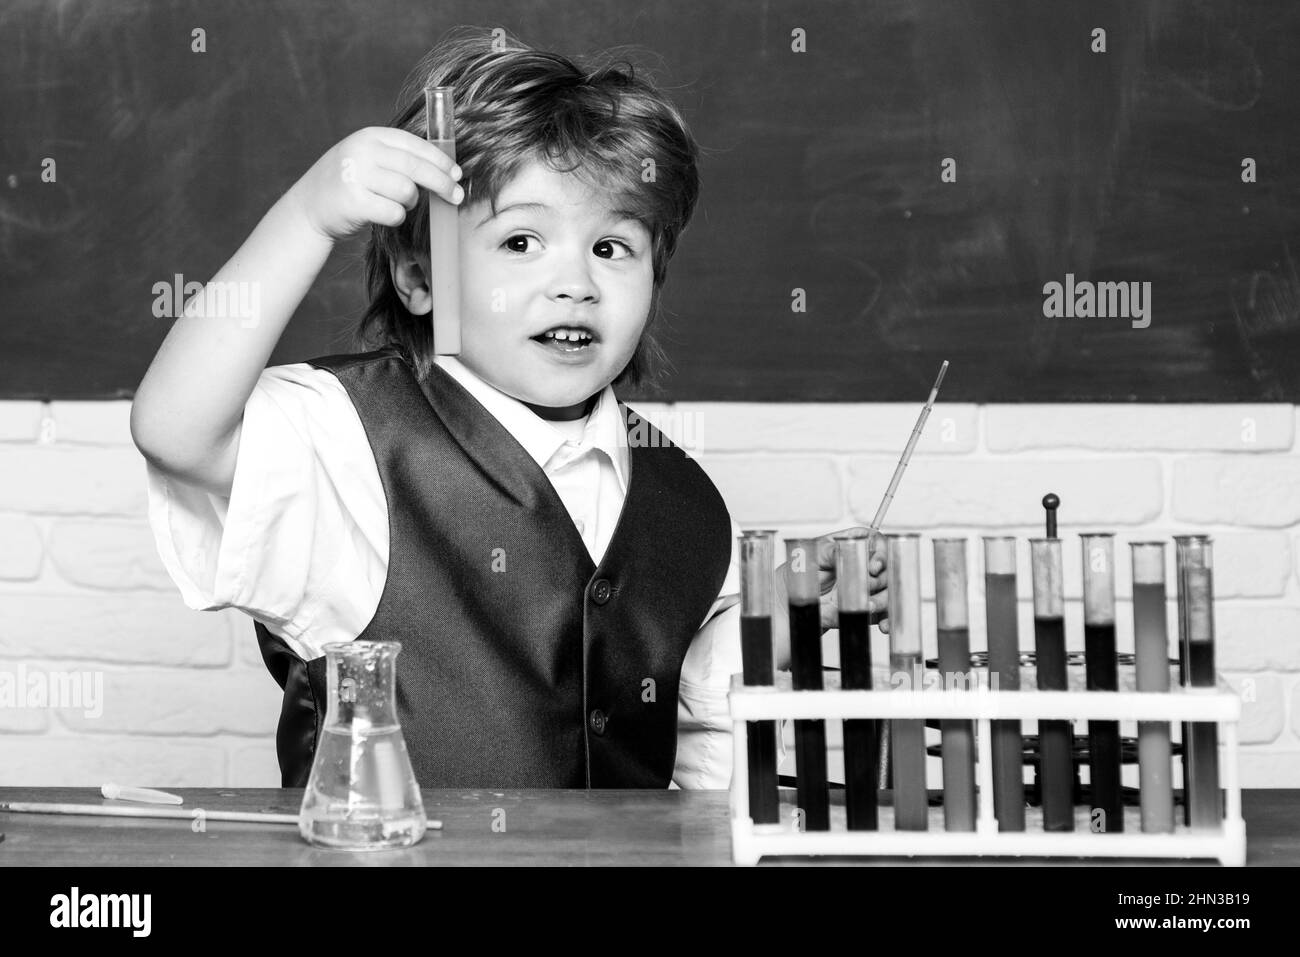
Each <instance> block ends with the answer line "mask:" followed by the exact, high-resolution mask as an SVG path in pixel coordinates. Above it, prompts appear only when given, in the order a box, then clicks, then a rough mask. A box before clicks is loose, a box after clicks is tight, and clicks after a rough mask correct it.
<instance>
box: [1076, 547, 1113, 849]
mask: <svg viewBox="0 0 1300 957" xmlns="http://www.w3.org/2000/svg"><path fill="white" fill-rule="evenodd" d="M1079 541H1080V543H1081V544H1082V546H1083V651H1084V674H1085V678H1086V681H1087V688H1088V690H1089V691H1118V690H1119V667H1118V665H1117V663H1116V661H1115V536H1114V535H1113V534H1111V533H1110V532H1095V533H1093V534H1084V535H1080V536H1079ZM1119 748H1120V742H1119V721H1089V722H1088V775H1089V785H1090V789H1091V792H1092V802H1091V812H1092V814H1091V821H1092V825H1093V828H1094V830H1098V831H1103V832H1107V833H1112V832H1120V831H1123V830H1124V803H1123V800H1122V797H1121V792H1120V750H1119ZM1098 812H1100V814H1099V813H1098Z"/></svg>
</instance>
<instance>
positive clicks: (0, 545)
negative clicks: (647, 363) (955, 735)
mask: <svg viewBox="0 0 1300 957" xmlns="http://www.w3.org/2000/svg"><path fill="white" fill-rule="evenodd" d="M634 405H636V407H637V408H638V409H639V410H640V411H642V412H643V413H644V414H646V416H647V417H648V418H650V419H651V420H652V421H654V422H656V423H658V424H660V425H661V427H662V428H663V429H664V430H665V432H666V433H667V434H668V435H669V436H671V437H673V438H674V439H676V440H678V441H680V442H682V444H685V445H686V446H687V447H688V449H689V450H690V451H691V452H692V454H694V455H696V456H697V457H698V458H699V459H700V461H701V463H702V464H703V465H704V467H705V469H706V470H707V471H708V472H709V474H710V475H711V476H712V477H713V479H714V481H715V482H716V483H717V485H718V487H719V488H720V489H721V491H722V493H723V495H724V497H725V498H726V499H727V502H728V504H729V506H730V507H731V510H732V513H733V516H734V517H735V519H736V521H737V522H738V523H740V524H741V525H742V526H744V527H772V528H777V529H780V531H781V534H782V535H799V534H824V533H826V532H829V531H834V530H837V529H840V528H846V527H849V526H852V525H861V524H866V523H867V522H869V521H870V519H871V517H872V515H873V514H874V512H875V510H876V506H877V504H878V503H879V500H880V496H881V495H882V494H883V492H884V488H885V485H886V484H887V482H888V480H889V477H890V475H891V473H892V471H893V467H894V463H895V461H896V458H897V455H898V453H899V451H900V449H901V447H902V445H903V443H904V442H905V441H906V439H907V436H908V435H909V433H910V431H911V428H912V425H913V422H914V421H915V416H916V412H917V406H916V405H914V404H902V405H876V404H850V403H845V404H749V403H681V404H674V405H663V404H653V403H634ZM129 411H130V404H129V403H128V402H98V403H97V402H54V403H40V402H0V670H10V671H13V670H14V669H16V668H17V666H18V665H20V664H21V665H23V666H24V667H26V668H27V669H38V670H42V671H44V672H51V671H87V672H92V673H94V674H96V675H98V676H99V680H100V681H101V682H102V688H103V695H104V701H103V712H102V714H101V715H99V716H98V717H90V716H87V714H85V713H84V711H78V710H77V709H54V708H0V748H3V760H0V784H32V785H60V784H78V785H94V784H99V783H103V782H104V781H107V780H110V779H113V780H119V781H121V782H124V783H133V784H142V785H156V786H185V785H193V786H204V785H208V786H214V785H228V786H245V787H251V786H272V785H275V784H277V783H278V780H279V773H278V770H277V769H276V764H275V747H274V731H275V722H276V718H277V715H278V713H279V697H280V693H279V689H278V688H277V687H276V686H275V683H274V682H273V681H272V679H271V678H270V676H269V675H268V674H267V673H266V671H265V669H264V667H263V666H262V663H261V658H260V655H259V653H258V650H257V647H256V643H255V641H254V639H253V633H252V626H251V623H250V621H249V619H247V618H245V617H244V616H242V615H240V614H238V613H235V612H228V611H227V612H217V613H213V612H194V611H190V610H189V609H187V608H185V607H184V605H183V604H182V603H181V601H180V598H179V595H178V594H177V592H176V590H175V587H174V586H173V585H172V584H171V582H170V580H169V579H168V578H167V576H166V574H165V572H164V571H163V569H162V567H161V564H160V562H159V561H158V557H157V555H156V553H155V552H154V549H153V543H152V539H151V537H150V533H149V529H148V526H147V524H146V521H145V517H146V516H145V487H144V463H143V461H142V460H141V458H140V456H139V454H138V452H136V450H135V449H134V447H133V446H132V445H131V441H130V431H129V426H128V422H129ZM1296 418H1297V412H1296V409H1295V408H1294V407H1292V406H1289V405H1287V406H1279V405H1252V406H1236V405H1230V406H1191V405H1159V406H1153V405H1088V406H1039V405H1015V406H974V405H943V404H940V405H939V406H937V407H936V408H935V410H934V414H933V415H932V416H931V417H930V420H929V423H928V425H927V428H926V433H925V436H924V438H923V439H922V441H921V443H920V445H919V447H918V449H917V454H916V456H915V458H914V459H913V460H912V464H911V466H910V467H909V469H908V472H907V475H906V477H905V478H904V481H903V484H902V487H901V488H900V490H899V492H898V495H897V498H896V499H895V501H894V504H893V506H892V508H891V510H890V513H889V517H888V520H887V525H888V527H889V528H890V529H892V530H909V531H919V532H922V533H924V534H925V535H926V536H927V537H932V536H935V535H939V534H959V535H969V536H970V537H971V538H972V540H973V541H972V545H971V551H970V558H971V584H972V594H971V623H972V633H973V634H972V643H973V645H974V647H976V648H980V647H983V629H982V622H983V595H982V594H981V585H982V577H981V576H980V574H979V567H980V565H979V562H980V557H979V548H978V543H977V539H978V537H979V536H980V535H983V534H1013V535H1017V536H1019V537H1021V538H1022V539H1024V538H1027V537H1028V536H1030V535H1037V534H1040V532H1041V528H1042V509H1041V507H1040V505H1039V501H1040V499H1041V498H1042V496H1043V494H1044V493H1045V492H1048V491H1054V492H1056V493H1058V494H1059V495H1060V496H1061V497H1062V500H1063V505H1062V509H1061V514H1060V521H1061V532H1062V534H1063V536H1064V537H1066V539H1067V546H1066V548H1065V560H1066V572H1065V573H1066V594H1067V599H1068V608H1067V613H1068V614H1070V615H1072V616H1073V617H1072V618H1071V620H1070V624H1069V627H1068V629H1067V637H1068V640H1069V643H1070V645H1071V646H1072V647H1081V644H1082V634H1081V631H1082V627H1081V625H1080V624H1079V622H1078V620H1077V619H1078V618H1079V615H1080V611H1079V604H1078V602H1079V597H1080V594H1079V562H1080V556H1079V549H1078V547H1077V544H1074V543H1076V542H1077V539H1075V538H1073V535H1074V534H1075V533H1076V532H1078V531H1080V530H1111V531H1114V532H1116V533H1117V547H1116V557H1117V561H1118V564H1119V576H1118V586H1119V587H1118V593H1119V600H1120V604H1119V615H1120V622H1119V641H1120V646H1121V648H1123V649H1131V648H1132V625H1131V620H1127V616H1129V615H1130V614H1131V605H1130V604H1129V600H1128V599H1129V597H1130V595H1129V591H1130V590H1129V587H1128V550H1127V546H1126V543H1127V542H1128V541H1133V540H1138V539H1149V538H1160V539H1169V538H1170V537H1171V536H1172V535H1174V534H1180V533H1184V532H1193V531H1204V532H1209V533H1211V534H1213V535H1214V536H1215V542H1216V570H1215V585H1216V592H1217V595H1218V605H1217V624H1218V635H1219V666H1220V669H1221V670H1222V672H1223V673H1224V675H1225V677H1227V679H1228V680H1229V681H1230V682H1231V683H1232V684H1233V686H1234V687H1236V688H1238V690H1239V691H1241V693H1242V694H1243V699H1244V710H1243V721H1242V728H1241V731H1242V741H1243V743H1244V753H1243V759H1242V774H1243V781H1244V783H1245V784H1246V785H1247V786H1257V787H1266V786H1276V787H1300V563H1297V562H1296V561H1295V560H1294V556H1295V555H1296V554H1297V551H1300V456H1297V454H1296V447H1295V434H1296ZM1071 546H1073V547H1071ZM926 547H927V548H928V544H927V546H926ZM1170 551H1171V553H1172V547H1171V549H1170ZM1170 561H1171V564H1172V554H1171V557H1170ZM1020 565H1021V569H1022V576H1021V597H1022V607H1021V628H1022V642H1024V643H1025V645H1026V647H1028V646H1029V644H1030V643H1031V642H1032V638H1031V637H1030V636H1031V635H1032V632H1031V621H1032V619H1031V613H1030V609H1029V607H1028V605H1027V603H1026V602H1025V601H1024V600H1026V599H1028V597H1029V583H1028V574H1027V568H1028V546H1027V544H1026V543H1025V542H1024V541H1022V542H1021V556H1020ZM928 566H929V563H928V562H924V561H923V562H922V568H923V570H924V582H923V588H924V594H925V596H926V598H927V602H926V605H925V621H926V623H927V628H928V629H930V630H929V631H928V632H927V638H926V641H927V650H928V651H929V653H931V654H932V653H933V641H934V636H933V631H932V629H933V615H934V610H933V593H934V586H933V576H932V573H931V570H930V568H929V567H928ZM1172 592H1173V589H1172V585H1171V587H1170V593H1171V595H1172ZM1173 617H1174V616H1173V609H1172V608H1171V609H1170V615H1169V620H1170V625H1171V628H1172V626H1173ZM836 639H837V636H836V634H835V633H834V632H831V633H829V634H828V635H827V636H826V642H825V647H826V658H827V661H828V662H829V663H834V662H835V661H836V660H837V658H838V654H837V648H836V645H837V640H836ZM877 640H878V641H880V642H881V644H880V645H879V646H878V647H877V648H876V649H875V652H876V656H877V660H886V659H885V658H884V656H885V655H886V654H887V646H886V645H885V644H884V643H883V639H882V638H878V639H877ZM830 737H831V739H832V742H833V743H834V742H838V740H839V736H838V730H837V729H836V730H833V731H832V732H831V735H830ZM831 766H832V768H833V769H834V768H838V767H839V766H840V759H839V757H838V755H835V754H833V755H832V758H831Z"/></svg>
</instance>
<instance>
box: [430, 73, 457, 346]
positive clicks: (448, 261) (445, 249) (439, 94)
mask: <svg viewBox="0 0 1300 957" xmlns="http://www.w3.org/2000/svg"><path fill="white" fill-rule="evenodd" d="M453 90H454V88H453V87H450V86H431V87H426V88H425V91H424V115H425V130H426V137H427V138H428V141H429V142H430V143H432V144H433V145H434V146H436V147H438V149H440V150H442V151H443V152H444V153H446V154H447V155H448V156H449V157H451V159H452V161H453V162H454V161H455V159H456V130H455V110H454V106H453V97H452V94H453ZM429 272H430V276H429V291H430V293H431V294H432V296H433V351H434V352H435V353H436V354H438V355H440V356H454V355H459V354H460V209H459V207H457V206H456V205H455V204H454V203H449V202H447V201H446V200H445V199H443V198H442V197H441V196H438V195H436V194H434V193H433V192H430V193H429Z"/></svg>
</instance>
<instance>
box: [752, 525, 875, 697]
mask: <svg viewBox="0 0 1300 957" xmlns="http://www.w3.org/2000/svg"><path fill="white" fill-rule="evenodd" d="M869 532H870V529H867V528H864V527H861V526H855V527H853V528H846V529H844V530H843V531H839V532H830V533H829V534H827V535H822V536H819V537H818V539H817V557H816V560H817V567H818V568H819V569H820V571H819V572H818V578H819V580H820V583H821V602H820V605H821V625H822V631H827V630H828V629H831V628H836V627H838V626H839V619H840V613H839V596H838V595H837V594H836V591H835V536H837V535H866V534H868V533H869ZM788 564H789V561H787V562H786V563H785V564H782V565H781V567H780V568H778V569H777V571H776V576H775V580H774V581H773V588H774V592H773V601H772V607H773V608H778V609H782V610H783V609H784V608H785V607H786V604H787V603H788V601H789V596H788V595H787V594H786V586H785V568H786V565H788ZM869 569H870V572H871V583H870V586H869V587H870V590H871V614H872V620H873V621H875V622H876V623H877V624H878V625H879V626H880V630H881V631H883V632H884V633H885V634H888V633H889V619H888V617H886V616H887V615H888V610H889V591H888V585H889V576H888V570H887V569H886V567H885V538H884V536H883V535H879V534H877V535H876V536H875V538H874V540H873V541H872V543H871V564H870V566H869ZM772 640H773V643H774V645H775V650H776V667H777V669H778V670H780V671H788V670H789V668H790V621H789V617H788V616H787V615H785V614H784V613H781V614H776V615H773V616H772Z"/></svg>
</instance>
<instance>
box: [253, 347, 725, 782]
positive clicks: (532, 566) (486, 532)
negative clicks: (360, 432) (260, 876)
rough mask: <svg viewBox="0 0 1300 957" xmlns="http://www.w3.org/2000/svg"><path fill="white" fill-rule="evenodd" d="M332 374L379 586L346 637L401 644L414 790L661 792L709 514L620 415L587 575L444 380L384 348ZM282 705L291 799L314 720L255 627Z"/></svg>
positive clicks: (637, 423)
mask: <svg viewBox="0 0 1300 957" xmlns="http://www.w3.org/2000/svg"><path fill="white" fill-rule="evenodd" d="M309 361H310V364H311V365H312V366H314V367H315V368H318V369H326V370H328V371H330V372H331V373H333V374H334V375H336V376H337V377H338V378H339V381H340V382H341V383H342V384H343V386H344V388H345V389H346V390H347V393H348V396H349V397H350V398H351V400H352V404H353V405H354V406H355V407H356V410H357V413H358V414H359V416H360V418H361V423H362V425H363V426H364V427H365V431H366V436H367V438H368V439H369V442H370V447H371V450H372V451H373V452H374V456H375V462H376V464H377V465H378V467H379V477H380V480H381V481H382V483H383V487H384V494H385V496H386V497H387V501H388V527H389V539H390V542H389V562H388V577H387V580H386V581H385V583H384V590H383V594H382V596H381V598H380V600H379V607H378V608H377V609H376V611H375V616H374V618H373V619H371V621H370V623H369V624H368V625H367V626H366V628H365V630H364V631H363V632H362V633H361V634H360V635H359V636H358V637H359V638H362V639H368V640H372V641H400V642H401V643H402V651H401V654H399V655H398V657H397V710H398V717H399V719H400V720H401V722H402V731H403V734H404V736H405V738H406V746H407V750H408V752H409V753H410V757H411V763H412V765H413V766H414V769H415V775H416V779H417V780H418V781H419V783H420V785H421V786H422V787H431V788H437V787H445V788H493V787H497V788H505V787H514V788H520V787H557V788H619V787H626V788H662V787H667V786H668V784H669V781H670V779H671V776H672V770H673V764H674V760H675V757H676V748H677V737H676V736H677V687H678V681H679V676H680V673H681V667H682V659H683V658H684V657H685V655H686V651H687V648H688V647H689V645H690V642H691V639H692V637H694V635H695V633H696V630H697V629H698V628H699V625H700V621H701V620H702V619H703V618H704V616H705V614H707V613H708V610H709V607H710V606H711V605H712V603H713V601H714V600H715V599H716V598H717V595H718V591H719V589H720V588H721V587H722V582H723V579H724V578H725V577H726V571H727V566H728V563H729V561H730V556H731V541H730V539H731V524H730V518H729V517H728V514H727V509H726V506H725V505H724V503H723V501H722V498H721V496H720V495H719V494H718V491H717V489H716V488H715V487H714V486H713V483H712V482H711V481H709V478H708V476H707V475H705V474H704V472H703V470H702V469H700V467H699V466H698V465H697V464H696V463H695V462H694V461H692V460H691V459H689V458H688V457H687V456H686V454H685V453H684V452H683V451H682V450H681V449H679V448H677V447H676V446H674V445H673V444H672V443H671V442H669V441H668V440H667V439H666V438H664V437H663V435H662V434H661V433H659V432H658V431H657V430H655V429H654V428H653V426H651V425H650V424H649V423H648V422H645V421H644V420H642V419H641V418H640V416H638V415H637V414H636V413H635V412H633V411H631V410H630V409H628V408H627V406H626V405H624V404H623V403H621V402H620V403H619V410H620V412H622V414H623V418H624V422H625V424H626V426H627V428H628V432H629V446H630V455H629V457H630V460H631V469H630V477H629V478H628V490H627V497H626V499H625V500H624V503H623V509H622V512H621V513H620V515H619V519H618V524H617V527H616V529H615V531H614V536H613V538H612V539H611V541H610V543H609V547H608V549H607V550H606V552H605V554H604V556H603V558H602V559H601V563H600V565H599V567H597V566H596V565H595V564H593V562H592V560H591V556H590V554H589V553H588V552H587V549H586V546H585V545H584V544H583V542H582V538H581V537H580V536H579V534H578V530H577V528H576V527H575V526H574V524H573V519H572V518H571V517H570V515H569V513H568V511H567V510H566V509H565V507H564V504H563V502H562V501H561V500H560V498H559V496H558V494H557V493H556V491H555V488H554V486H553V485H552V484H551V482H550V479H549V478H547V476H546V473H545V472H543V471H542V469H541V467H539V466H538V465H537V462H536V461H535V460H534V459H533V458H532V457H531V456H530V455H529V454H528V452H527V451H526V450H525V449H524V448H523V446H521V445H520V444H519V443H518V441H517V440H516V439H515V438H514V436H512V435H511V434H510V432H509V431H507V430H506V428H505V427H504V426H503V425H501V423H500V422H498V421H497V419H496V418H495V417H494V416H492V414H491V413H489V412H488V411H487V410H486V409H485V408H484V407H483V406H482V405H481V404H480V403H479V401H478V400H477V399H475V398H474V397H473V396H472V395H471V394H470V393H469V392H467V391H466V390H465V389H464V387H463V386H461V384H460V383H459V382H457V381H456V380H455V379H454V378H453V377H452V376H451V375H449V374H448V373H447V372H446V371H444V370H443V369H441V368H438V367H437V366H434V367H433V369H432V371H431V373H430V376H429V379H428V380H427V381H424V382H420V381H419V380H418V379H417V378H416V375H415V373H414V371H413V369H412V367H411V366H410V364H409V362H408V360H407V359H406V357H405V354H404V353H402V352H400V351H398V350H397V349H393V348H389V349H383V350H379V351H376V352H368V353H361V354H354V355H338V356H328V357H325V358H320V359H312V360H309ZM256 631H257V639H258V642H259V644H260V646H261V649H262V658H263V660H264V661H265V662H266V666H267V668H268V669H269V670H270V671H271V674H272V675H273V676H274V677H275V679H276V681H277V682H278V683H279V684H280V687H281V688H283V689H284V703H283V706H282V709H281V713H280V723H279V728H278V731H277V734H276V750H277V752H278V755H279V759H280V771H281V775H282V779H283V784H284V786H286V787H304V786H305V785H306V783H307V777H308V774H309V772H310V770H311V762H312V756H313V754H314V753H315V748H316V742H317V741H318V739H319V736H320V734H321V730H322V726H323V723H324V719H325V713H326V704H327V697H326V695H327V688H326V680H325V658H324V657H320V658H315V659H312V660H311V661H307V662H304V661H303V660H302V659H301V658H300V657H299V656H298V655H296V654H295V653H294V652H293V651H291V650H290V649H289V647H288V646H287V645H286V644H285V642H284V641H283V640H281V639H279V638H277V637H275V636H274V635H272V634H271V633H270V632H269V631H267V630H266V629H265V628H264V627H263V626H262V625H261V623H256Z"/></svg>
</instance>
